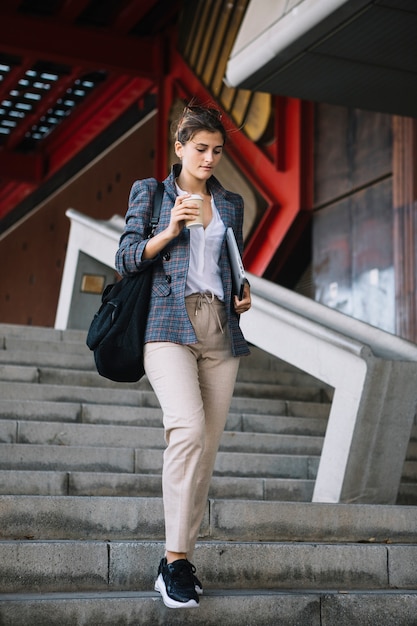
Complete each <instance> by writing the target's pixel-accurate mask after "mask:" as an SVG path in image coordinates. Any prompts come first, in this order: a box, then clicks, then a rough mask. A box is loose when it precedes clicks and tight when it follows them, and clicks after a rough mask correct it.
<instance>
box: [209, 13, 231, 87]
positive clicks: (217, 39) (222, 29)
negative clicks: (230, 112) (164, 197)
mask: <svg viewBox="0 0 417 626" xmlns="http://www.w3.org/2000/svg"><path fill="white" fill-rule="evenodd" d="M232 10H233V4H232V3H231V2H224V3H223V11H222V13H221V16H220V19H219V21H218V22H217V27H216V30H215V33H214V37H213V39H212V41H211V47H210V54H209V55H208V57H207V63H206V66H205V68H204V71H203V73H202V79H203V82H204V84H205V85H208V86H210V84H211V80H212V77H213V74H214V71H215V69H216V67H217V63H218V61H219V57H220V54H221V51H222V46H223V44H224V37H225V34H226V32H227V28H228V25H229V18H230V14H231V11H232Z"/></svg>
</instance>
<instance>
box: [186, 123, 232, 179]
mask: <svg viewBox="0 0 417 626" xmlns="http://www.w3.org/2000/svg"><path fill="white" fill-rule="evenodd" d="M175 152H176V154H177V156H178V157H180V158H181V161H182V170H183V173H184V174H185V173H187V174H189V175H191V176H193V177H194V178H197V179H198V180H207V179H208V178H210V176H211V175H212V174H213V172H214V170H215V168H216V167H217V165H218V163H219V161H220V159H221V156H222V152H223V137H222V135H221V133H220V132H218V131H216V132H214V133H211V132H209V131H206V130H200V131H199V132H198V133H196V134H195V135H194V136H193V137H192V138H191V139H190V140H189V141H187V143H186V144H185V145H184V146H183V145H182V144H181V143H180V142H179V141H177V142H176V143H175Z"/></svg>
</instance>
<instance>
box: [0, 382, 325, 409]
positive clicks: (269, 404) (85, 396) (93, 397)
mask: <svg viewBox="0 0 417 626" xmlns="http://www.w3.org/2000/svg"><path fill="white" fill-rule="evenodd" d="M258 391H259V389H258ZM281 391H282V393H283V394H284V389H282V390H281ZM316 393H317V391H315V394H316ZM0 398H1V401H0V402H2V403H3V401H6V400H8V401H9V402H10V401H12V402H24V401H31V402H40V401H43V402H59V403H65V402H70V403H75V402H78V403H80V404H84V403H85V404H99V405H111V406H113V407H114V411H115V414H116V415H117V411H118V409H119V407H121V406H134V407H153V408H159V404H158V401H157V399H156V396H155V394H154V393H153V392H152V391H149V390H140V389H131V388H128V385H126V386H125V387H124V388H122V387H114V388H108V389H107V388H99V387H93V388H90V387H85V386H70V385H52V384H48V385H47V384H32V383H28V382H23V383H22V382H4V381H0ZM329 406H330V405H328V404H322V403H320V402H313V401H307V405H304V401H299V400H298V399H297V400H291V399H290V400H288V399H287V398H285V397H284V398H283V399H278V398H262V397H256V396H254V397H239V396H238V395H236V396H235V397H234V398H233V399H232V404H231V412H239V411H240V412H244V413H255V414H265V413H266V414H270V415H274V414H276V415H292V414H294V415H296V416H297V417H302V416H303V415H307V416H308V417H313V416H314V415H313V408H314V410H315V411H316V414H317V415H320V416H321V415H328V412H329Z"/></svg>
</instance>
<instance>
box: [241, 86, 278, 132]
mask: <svg viewBox="0 0 417 626" xmlns="http://www.w3.org/2000/svg"><path fill="white" fill-rule="evenodd" d="M271 109H272V99H271V94H269V93H262V92H259V91H256V92H254V93H253V98H252V100H251V103H250V107H249V109H248V112H247V115H246V121H245V126H244V129H243V130H244V131H245V133H246V134H247V135H248V137H249V138H250V139H252V141H259V140H260V139H261V137H262V135H263V134H264V132H265V131H266V129H267V126H268V123H269V120H270V117H271Z"/></svg>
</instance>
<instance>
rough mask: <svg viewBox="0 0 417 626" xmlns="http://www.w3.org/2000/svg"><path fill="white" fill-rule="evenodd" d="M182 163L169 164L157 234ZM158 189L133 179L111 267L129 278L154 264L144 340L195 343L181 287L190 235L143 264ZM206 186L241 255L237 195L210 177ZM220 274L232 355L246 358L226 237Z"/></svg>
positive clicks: (165, 219)
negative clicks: (170, 169)
mask: <svg viewBox="0 0 417 626" xmlns="http://www.w3.org/2000/svg"><path fill="white" fill-rule="evenodd" d="M180 171H181V165H179V164H177V165H174V167H173V169H172V171H171V173H170V175H169V176H168V177H167V178H166V179H165V180H164V181H163V182H164V187H165V193H164V197H163V201H162V206H161V214H160V218H159V224H158V227H157V229H156V233H158V232H159V231H161V230H164V229H165V228H166V227H167V226H168V224H169V221H170V215H171V209H172V207H173V204H174V202H175V198H176V195H177V193H176V187H175V178H176V177H177V176H178V174H179V172H180ZM156 187H157V181H156V180H155V179H154V178H147V179H144V180H138V181H136V182H135V183H133V186H132V189H131V191H130V197H129V206H128V210H127V213H126V225H125V229H124V231H123V234H122V236H121V238H120V242H119V248H118V250H117V253H116V269H117V271H118V272H119V273H120V274H121V275H126V274H132V273H135V272H138V271H141V270H143V269H144V268H145V267H147V266H148V265H149V264H153V266H154V267H153V282H152V295H151V300H150V303H149V316H148V322H147V328H146V332H145V342H148V341H172V342H174V343H179V344H192V343H197V337H196V335H195V333H194V329H193V326H192V324H191V322H190V319H189V317H188V314H187V310H186V307H185V296H184V294H185V284H186V279H187V271H188V264H189V258H190V232H189V230H188V229H187V228H184V229H183V230H182V231H181V233H180V235H179V236H178V237H176V238H175V239H173V240H172V241H171V242H170V243H169V244H168V245H167V246H166V248H164V250H162V251H161V253H160V254H159V255H158V256H157V257H155V258H154V259H144V260H142V254H143V250H144V248H145V245H146V242H147V239H146V230H147V227H148V225H149V221H150V218H151V214H152V203H153V198H154V194H155V191H156ZM207 188H208V189H209V191H210V193H211V194H212V195H213V197H214V201H215V203H216V207H217V209H218V211H219V214H220V217H221V219H222V220H223V223H224V225H225V226H226V228H227V227H228V226H231V227H232V228H233V230H234V233H235V236H236V239H237V242H238V246H239V248H240V250H241V251H242V247H243V239H242V223H243V199H242V197H241V196H240V195H239V194H236V193H233V192H231V191H227V190H226V189H224V187H222V185H221V184H220V183H219V181H218V180H217V179H216V178H215V177H214V176H211V178H209V180H208V181H207ZM220 270H221V277H222V282H223V288H224V296H225V303H226V312H227V319H228V325H229V331H230V336H231V343H232V346H231V347H232V354H233V355H234V356H243V355H246V354H249V348H248V345H247V343H246V341H245V339H244V337H243V334H242V331H241V330H240V327H239V316H238V315H237V314H236V313H235V311H234V308H233V299H232V277H231V270H230V263H229V257H228V254H227V248H226V237H225V238H224V240H223V243H222V247H221V253H220Z"/></svg>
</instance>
